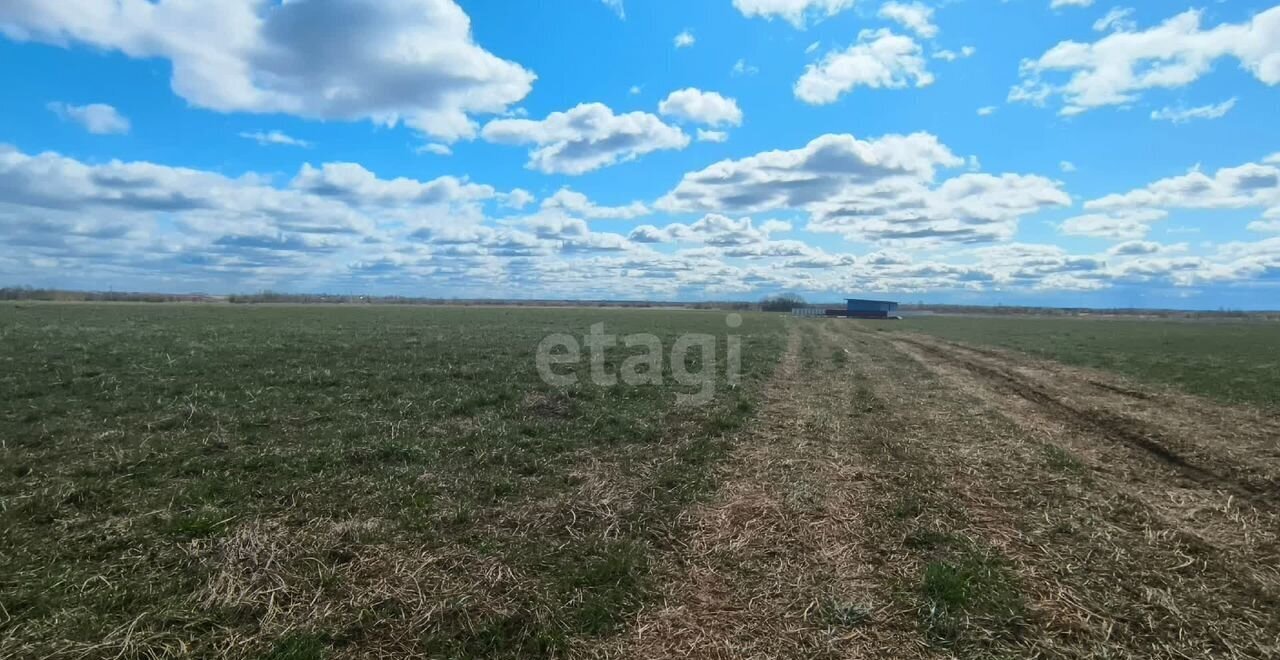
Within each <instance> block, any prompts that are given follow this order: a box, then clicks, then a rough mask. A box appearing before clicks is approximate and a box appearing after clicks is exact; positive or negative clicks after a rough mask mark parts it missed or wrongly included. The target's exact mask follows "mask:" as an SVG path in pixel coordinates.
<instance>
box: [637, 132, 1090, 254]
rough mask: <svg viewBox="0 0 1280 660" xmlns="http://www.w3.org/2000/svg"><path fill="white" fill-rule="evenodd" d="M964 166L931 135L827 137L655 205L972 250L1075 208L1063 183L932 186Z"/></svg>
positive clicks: (696, 181)
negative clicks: (1037, 217) (805, 217)
mask: <svg viewBox="0 0 1280 660" xmlns="http://www.w3.org/2000/svg"><path fill="white" fill-rule="evenodd" d="M966 162H967V161H966V159H964V158H961V157H959V156H956V155H955V154H953V153H952V152H951V151H950V150H949V149H947V148H946V146H944V145H943V144H941V143H940V142H938V140H937V138H936V137H934V136H932V135H930V134H927V133H915V134H912V135H906V136H904V135H888V136H884V137H881V138H877V139H874V140H859V139H857V138H854V137H853V136H851V135H824V136H821V137H819V138H816V139H815V140H813V141H811V142H810V143H809V144H808V145H806V146H805V147H802V148H800V149H794V150H790V151H768V152H763V153H759V154H756V155H754V156H749V157H747V158H743V159H740V160H724V161H720V162H718V163H715V164H713V165H711V166H709V167H707V168H705V169H703V170H700V171H697V172H691V173H688V174H686V175H684V177H683V178H682V179H681V181H680V183H679V184H678V185H677V186H676V187H675V188H674V189H673V190H672V191H671V192H669V193H667V194H666V195H665V196H663V197H662V198H661V199H659V200H658V203H657V205H658V207H659V208H661V209H663V210H666V211H673V212H697V211H704V212H713V213H725V212H742V213H759V212H767V211H772V210H777V209H801V210H804V211H807V212H808V213H809V217H810V220H809V225H808V229H809V230H810V231H823V232H835V233H840V234H842V235H845V236H846V237H849V238H852V239H855V240H868V241H911V240H926V241H942V242H946V241H951V242H968V243H973V242H982V241H992V240H1004V239H1008V238H1010V237H1011V236H1012V234H1013V232H1014V231H1015V229H1016V225H1017V222H1018V219H1019V218H1020V217H1022V216H1024V215H1027V214H1030V213H1034V212H1036V211H1039V210H1041V209H1044V208H1050V207H1054V206H1063V205H1067V204H1070V197H1069V196H1067V195H1066V193H1064V192H1063V191H1062V190H1061V189H1060V186H1059V184H1058V183H1057V182H1054V181H1050V180H1048V179H1045V178H1043V177H1036V176H1022V175H1014V174H1005V175H1001V176H993V175H989V174H982V173H968V174H963V175H960V176H957V177H953V178H951V179H948V180H947V181H945V182H943V183H942V184H941V185H938V186H933V185H932V181H933V178H934V173H935V170H936V169H937V168H939V167H947V168H954V167H961V166H964V165H965V163H966Z"/></svg>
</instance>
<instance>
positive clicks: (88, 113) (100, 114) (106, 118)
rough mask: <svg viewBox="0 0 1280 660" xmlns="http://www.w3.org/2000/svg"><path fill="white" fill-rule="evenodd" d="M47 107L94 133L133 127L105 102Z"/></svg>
mask: <svg viewBox="0 0 1280 660" xmlns="http://www.w3.org/2000/svg"><path fill="white" fill-rule="evenodd" d="M2 11H3V10H0V12H2ZM46 107H48V108H49V111H50V112H52V113H54V114H56V115H58V117H60V118H62V119H64V120H66V121H72V122H75V123H77V124H80V125H81V126H83V127H84V130H86V131H89V132H90V133H93V134H94V135H112V134H117V135H119V134H124V133H128V132H129V129H130V128H131V126H130V125H129V120H128V119H127V118H126V117H125V116H124V115H122V114H120V112H119V111H118V110H116V109H115V108H114V107H112V106H109V105H107V104H105V103H90V104H88V105H71V104H68V103H62V102H60V101H53V102H51V103H49V104H48V105H47V106H46Z"/></svg>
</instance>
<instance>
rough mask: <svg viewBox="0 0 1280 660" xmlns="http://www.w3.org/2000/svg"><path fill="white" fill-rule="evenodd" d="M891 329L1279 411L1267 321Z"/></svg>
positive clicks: (983, 322) (918, 321) (963, 321)
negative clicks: (1011, 351) (1108, 372)
mask: <svg viewBox="0 0 1280 660" xmlns="http://www.w3.org/2000/svg"><path fill="white" fill-rule="evenodd" d="M897 326H898V327H895V328H894V329H904V328H905V329H910V330H915V331H919V332H927V333H930V334H934V335H937V336H939V337H943V338H946V339H951V340H954V341H960V342H966V343H971V344H985V345H991V346H997V347H1002V348H1012V349H1017V350H1019V351H1022V352H1025V353H1029V354H1031V355H1034V356H1037V357H1044V358H1049V359H1052V360H1058V361H1061V362H1066V363H1068V364H1074V365H1079V366H1084V367H1094V368H1098V369H1107V370H1111V371H1115V372H1118V373H1121V374H1124V375H1127V376H1130V377H1133V378H1136V379H1138V380H1141V381H1146V382H1150V383H1155V384H1168V385H1172V386H1175V387H1178V388H1181V389H1183V390H1185V391H1187V392H1191V393H1193V394H1200V395H1203V396H1207V397H1213V398H1216V399H1219V400H1222V401H1227V402H1233V403H1253V404H1263V405H1278V404H1280V352H1278V351H1277V347H1280V324H1277V323H1276V322H1274V321H1254V320H1234V319H1232V320H1163V319H1150V320H1147V319H1141V320H1135V319H1125V318H1106V317H1102V318H1034V317H1031V318H1029V317H942V316H934V317H916V318H909V319H907V320H905V321H903V322H902V323H900V324H897Z"/></svg>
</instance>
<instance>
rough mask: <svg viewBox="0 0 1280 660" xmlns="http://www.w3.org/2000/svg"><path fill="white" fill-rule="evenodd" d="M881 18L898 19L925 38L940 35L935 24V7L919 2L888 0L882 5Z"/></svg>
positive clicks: (904, 25)
mask: <svg viewBox="0 0 1280 660" xmlns="http://www.w3.org/2000/svg"><path fill="white" fill-rule="evenodd" d="M879 16H880V18H883V19H887V20H890V21H896V22H898V23H900V24H902V26H903V27H905V28H907V29H908V30H911V31H912V32H915V33H916V34H918V35H920V37H922V38H924V39H932V38H934V37H936V36H938V26H937V25H934V24H933V7H930V6H928V5H925V4H922V3H919V2H886V3H884V4H883V5H881V7H880V13H879Z"/></svg>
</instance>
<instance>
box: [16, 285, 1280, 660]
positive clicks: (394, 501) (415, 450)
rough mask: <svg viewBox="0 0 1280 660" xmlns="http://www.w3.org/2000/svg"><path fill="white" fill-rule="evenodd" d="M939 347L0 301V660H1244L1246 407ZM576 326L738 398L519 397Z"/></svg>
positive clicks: (901, 333) (721, 332)
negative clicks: (733, 349)
mask: <svg viewBox="0 0 1280 660" xmlns="http://www.w3.org/2000/svg"><path fill="white" fill-rule="evenodd" d="M968 321H970V319H928V320H925V321H919V322H915V321H912V322H907V323H902V324H884V323H874V322H859V321H839V320H824V319H813V320H808V319H799V320H795V319H790V318H786V317H781V316H765V315H745V317H744V322H743V324H742V326H741V327H739V328H736V329H731V328H728V327H727V325H726V323H725V315H724V314H722V313H715V312H684V311H617V310H594V309H578V310H562V309H559V310H507V309H467V308H413V307H403V308H397V307H369V308H356V307H323V306H279V307H271V306H263V307H229V306H217V305H203V306H202V305H190V306H185V305H164V306H144V305H124V304H119V305H25V306H21V307H19V306H5V307H0V338H2V339H3V341H0V365H3V367H4V368H3V370H2V371H0V405H2V406H3V408H0V441H2V442H3V450H2V451H3V454H2V456H3V466H2V467H3V473H0V503H2V506H3V511H2V512H0V515H2V516H3V524H4V528H5V531H6V534H5V535H4V537H3V539H0V608H2V609H0V657H188V656H206V657H208V656H218V655H226V656H233V657H274V658H319V657H388V658H392V657H413V656H421V657H476V656H507V657H528V656H563V657H587V656H590V657H646V658H666V657H726V658H728V657H762V658H763V657H779V656H791V657H882V658H912V657H922V658H930V657H939V658H941V657H1026V656H1036V655H1038V656H1042V657H1079V658H1087V657H1110V658H1125V657H1135V658H1136V657H1143V658H1146V657H1167V658H1186V657H1226V658H1231V657H1237V658H1268V657H1275V656H1276V655H1277V654H1280V568H1277V567H1280V542H1278V540H1277V532H1278V530H1280V443H1278V441H1277V438H1280V415H1277V413H1276V411H1275V409H1274V407H1273V406H1270V405H1267V401H1268V397H1270V401H1274V400H1275V389H1274V388H1273V389H1271V390H1267V386H1266V385H1265V384H1258V383H1254V384H1252V385H1249V386H1248V387H1245V388H1243V389H1241V388H1239V387H1236V386H1235V385H1231V386H1224V387H1219V388H1217V389H1212V388H1211V389H1210V390H1204V389H1201V387H1200V386H1197V385H1195V384H1191V383H1182V382H1180V381H1179V380H1178V379H1177V378H1166V377H1163V376H1161V375H1160V374H1158V373H1157V371H1158V370H1156V369H1154V368H1151V369H1145V370H1144V369H1137V370H1134V369H1130V368H1126V367H1123V366H1119V365H1122V364H1125V363H1129V364H1133V363H1141V362H1143V361H1144V360H1145V361H1146V362H1147V363H1149V364H1154V363H1155V360H1153V359H1151V358H1148V357H1145V356H1147V355H1149V354H1150V353H1151V352H1150V351H1147V350H1145V348H1144V349H1143V350H1141V351H1139V350H1138V348H1134V349H1133V350H1129V351H1125V350H1124V349H1123V348H1122V347H1119V346H1115V345H1114V344H1107V342H1108V341H1114V339H1109V337H1110V336H1111V335H1112V334H1114V333H1113V332H1112V330H1111V328H1112V326H1110V325H1107V324H1111V323H1117V322H1115V321H1096V322H1093V321H1080V322H1078V323H1080V324H1081V325H1079V326H1078V327H1079V328H1080V329H1079V330H1076V327H1077V326H1070V331H1069V332H1068V333H1067V334H1069V335H1071V336H1073V337H1075V339H1074V340H1073V341H1074V342H1075V345H1077V346H1078V348H1077V353H1080V354H1092V355H1098V356H1102V357H1099V358H1097V359H1098V360H1099V363H1100V364H1102V365H1103V366H1108V367H1109V368H1114V370H1099V369H1094V368H1091V367H1089V366H1081V365H1082V364H1089V363H1088V362H1086V361H1084V360H1083V359H1073V358H1070V357H1067V356H1066V355H1054V357H1057V360H1049V359H1045V357H1042V356H1044V355H1053V351H1058V350H1060V349H1059V348H1054V347H1055V346H1060V345H1063V344H1062V340H1060V339H1055V338H1054V337H1058V336H1060V335H1061V334H1062V330H1061V329H1059V330H1055V331H1044V332H1043V333H1042V335H1041V336H1044V337H1048V338H1047V339H1044V340H1043V341H1039V342H1037V341H1033V340H1032V339H1030V338H1028V337H1031V336H1034V335H1035V332H1038V330H1018V331H1015V330H1012V329H1011V328H1016V327H1017V326H1014V325H1006V326H1004V328H1005V330H1004V333H1005V336H1001V335H1000V333H999V332H996V331H994V330H991V329H990V328H991V327H988V328H987V329H984V330H982V331H980V332H978V333H977V334H978V335H980V337H975V336H964V335H965V333H969V334H970V335H972V334H973V333H974V332H975V331H974V330H973V328H974V327H976V326H966V325H965V323H967V322H968ZM976 321H978V322H986V321H987V319H977V320H976ZM999 321H1002V322H1005V323H1015V322H1016V321H1022V320H1021V319H1018V320H1008V321H1005V320H999ZM599 322H604V323H606V325H607V327H608V331H609V332H615V333H618V334H623V333H628V332H652V333H654V334H656V335H659V336H660V337H662V338H663V345H664V346H666V347H670V346H671V345H672V343H673V342H674V341H675V339H676V337H677V336H678V335H680V334H681V333H686V332H699V333H708V334H713V335H717V336H719V337H721V339H722V340H723V338H724V336H725V335H726V334H736V335H738V336H739V337H740V338H741V341H742V342H743V350H742V373H743V376H742V380H741V383H740V384H739V385H738V386H736V387H727V386H724V385H723V383H722V384H721V385H722V386H720V387H718V388H717V390H716V396H715V398H714V399H713V400H712V401H711V403H709V404H707V405H704V406H695V407H688V406H676V405H675V403H674V395H675V394H676V393H677V392H688V391H689V390H690V388H689V387H687V386H682V385H679V384H677V383H674V382H671V380H670V378H668V379H667V380H668V382H667V384H666V385H661V386H659V385H637V386H625V385H618V386H614V387H598V386H595V385H592V384H590V382H588V379H587V378H585V375H586V373H587V370H588V366H587V365H586V364H585V363H584V364H582V365H581V366H580V368H579V371H580V373H581V375H582V376H583V378H581V379H579V384H577V385H573V386H569V387H564V388H560V387H551V386H548V385H545V384H543V383H542V382H541V380H540V379H539V378H538V376H537V374H536V371H535V368H534V360H533V354H534V350H535V347H536V346H537V344H538V341H539V340H540V339H541V338H542V337H544V336H545V335H547V334H548V333H551V332H568V333H571V334H575V335H578V336H579V337H581V336H582V335H583V334H585V333H586V331H587V328H588V326H590V325H591V324H592V323H599ZM948 322H952V323H954V324H955V325H953V326H951V327H947V326H946V323H948ZM1071 323H1076V322H1075V321H1072V322H1071ZM1123 323H1129V322H1123ZM1089 324H1095V325H1092V326H1091V325H1089ZM1023 327H1029V326H1023ZM1044 327H1046V328H1047V327H1049V326H1044ZM1091 327H1092V328H1096V329H1090V328H1091ZM1152 327H1153V328H1156V327H1157V326H1152ZM1180 327H1181V326H1180ZM1188 327H1190V328H1192V329H1194V330H1195V331H1198V332H1200V333H1201V335H1202V338H1201V340H1200V341H1187V342H1186V343H1185V346H1187V347H1189V348H1198V349H1199V357H1198V358H1196V357H1195V356H1194V355H1192V356H1189V357H1188V358H1187V359H1188V360H1192V359H1200V360H1201V361H1202V362H1203V363H1204V364H1229V363H1231V362H1233V361H1238V362H1239V363H1240V364H1245V363H1247V362H1248V359H1247V358H1245V357H1240V356H1241V355H1243V354H1242V353H1241V352H1240V349H1239V344H1240V343H1241V342H1240V341H1239V340H1238V339H1221V338H1220V337H1221V335H1220V334H1219V333H1222V332H1224V330H1223V328H1224V327H1226V328H1227V330H1226V332H1232V331H1234V326H1220V325H1218V324H1203V325H1196V326H1188ZM1103 328H1105V330H1103ZM1269 329H1270V328H1264V331H1265V330H1269ZM921 330H923V332H922V331H921ZM1130 332H1133V333H1137V332H1138V330H1137V329H1134V330H1131V331H1130ZM1160 332H1161V331H1159V330H1153V333H1154V334H1153V336H1156V337H1159V336H1160ZM1187 332H1191V330H1187ZM1055 333H1056V334H1055ZM1089 333H1094V335H1093V336H1095V339H1094V340H1092V341H1089V340H1087V338H1088V337H1090V336H1091V335H1090V334H1089ZM1013 335H1017V337H1016V338H1011V337H1012V336H1013ZM957 339H959V340H961V341H957ZM1017 342H1024V343H1027V344H1028V346H1029V347H1031V348H1033V349H1034V348H1036V347H1037V346H1038V347H1039V348H1040V349H1042V350H1032V351H1030V353H1031V354H1029V352H1027V351H1017V350H1008V349H1006V348H1000V347H1001V346H1017V345H1018V343H1017ZM721 345H723V344H721ZM1254 345H1255V347H1256V346H1258V345H1259V342H1255V344H1254ZM1045 346H1049V347H1050V348H1047V349H1046V348H1045ZM1109 346H1110V347H1109ZM1135 346H1136V345H1135ZM1219 347H1227V348H1229V349H1230V350H1227V348H1224V349H1221V350H1220V348H1219ZM1045 351H1047V352H1045ZM1188 352H1193V353H1194V351H1190V350H1189V351H1188ZM1219 352H1220V353H1223V356H1217V355H1216V353H1219ZM1269 352H1270V351H1264V350H1259V351H1258V358H1257V359H1261V358H1262V357H1264V356H1265V354H1266V353H1269ZM634 354H635V350H634V349H628V348H624V347H619V348H617V349H615V350H613V351H610V352H609V354H608V355H609V360H608V364H609V365H610V368H616V366H617V365H620V364H621V363H622V362H623V360H624V359H625V358H626V357H627V356H629V355H634ZM1134 354H1138V355H1137V357H1135V356H1134ZM1107 355H1111V356H1113V357H1112V358H1111V359H1107V358H1106V357H1105V356H1107ZM718 357H720V358H721V361H723V352H721V353H720V355H719V356H718ZM691 366H696V365H691ZM562 369H563V367H562ZM1192 371H1197V372H1198V373H1200V372H1202V373H1201V375H1202V379H1206V380H1207V381H1213V380H1215V379H1216V380H1219V381H1221V380H1223V379H1230V378H1232V377H1233V376H1232V374H1233V372H1234V371H1235V370H1234V369H1230V368H1223V369H1219V370H1217V371H1213V370H1212V369H1203V370H1195V369H1193V370H1192ZM1215 374H1216V375H1215ZM668 375H669V374H668ZM1259 382H1263V383H1265V379H1263V380H1261V381H1259ZM1246 390H1247V391H1250V392H1254V394H1249V395H1240V394H1235V393H1234V392H1239V391H1246ZM1268 391H1270V392H1271V394H1270V395H1268V394H1267V392H1268ZM1205 395H1209V396H1205ZM1209 397H1213V398H1209Z"/></svg>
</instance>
